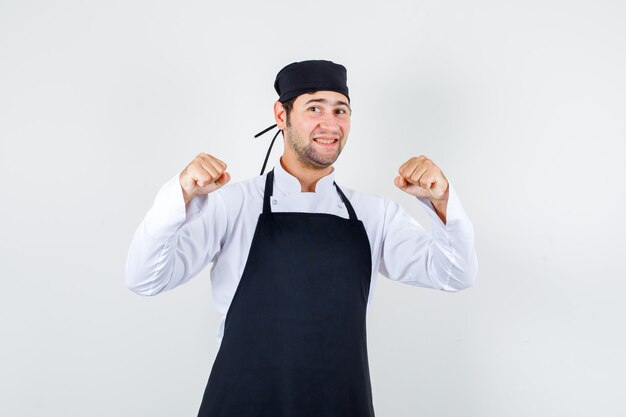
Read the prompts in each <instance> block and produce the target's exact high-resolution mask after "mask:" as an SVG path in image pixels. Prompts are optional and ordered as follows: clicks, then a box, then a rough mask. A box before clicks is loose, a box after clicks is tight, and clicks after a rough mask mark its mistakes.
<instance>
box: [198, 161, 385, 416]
mask: <svg viewBox="0 0 626 417" xmlns="http://www.w3.org/2000/svg"><path fill="white" fill-rule="evenodd" d="M273 180H274V171H270V172H268V174H267V176H266V181H265V192H264V196H263V213H262V214H260V215H259V220H258V223H257V226H256V230H255V233H254V238H253V239H252V245H251V248H250V253H249V255H248V260H247V262H246V266H245V268H244V272H243V275H242V277H241V281H240V282H239V285H238V287H237V290H236V292H235V295H234V298H233V300H232V303H231V305H230V307H229V309H228V312H227V314H226V320H225V324H224V335H223V338H222V342H221V345H220V348H219V351H218V353H217V357H216V358H215V362H214V364H213V368H212V370H211V375H210V377H209V381H208V384H207V386H206V390H205V392H204V397H203V399H202V405H201V406H200V411H199V413H198V416H199V417H374V408H373V404H372V392H371V385H370V376H369V365H368V359H367V340H366V331H365V330H366V308H367V299H368V295H369V288H370V279H371V275H372V265H371V262H372V258H371V250H370V244H369V239H368V237H367V234H366V232H365V227H364V226H363V223H362V222H361V221H360V220H358V219H357V217H356V213H355V212H354V209H353V208H352V205H351V204H350V202H349V201H348V199H347V198H346V196H345V195H344V194H343V192H342V191H341V189H340V188H339V187H338V186H337V184H334V185H335V187H336V189H337V192H338V193H339V195H340V197H341V199H342V200H343V202H344V204H345V206H346V209H347V210H348V213H349V215H350V218H349V219H344V218H342V217H340V216H335V215H332V214H326V213H295V212H287V213H272V212H271V209H270V197H271V196H272V192H273V182H274V181H273Z"/></svg>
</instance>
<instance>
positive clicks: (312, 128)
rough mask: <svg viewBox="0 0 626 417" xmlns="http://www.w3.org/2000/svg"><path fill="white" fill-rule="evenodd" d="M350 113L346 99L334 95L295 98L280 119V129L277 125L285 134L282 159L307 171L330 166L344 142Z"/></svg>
mask: <svg viewBox="0 0 626 417" xmlns="http://www.w3.org/2000/svg"><path fill="white" fill-rule="evenodd" d="M277 104H280V103H277ZM278 108H279V109H280V108H282V106H280V105H279V106H278ZM350 112H351V111H350V104H349V102H348V99H347V98H346V96H344V95H343V94H340V93H337V92H334V91H316V92H314V93H311V94H302V95H300V96H298V97H297V98H296V100H295V101H294V102H293V107H292V109H291V111H290V113H289V117H286V115H283V116H284V117H283V118H281V119H280V120H282V121H283V124H284V126H281V123H278V124H279V126H278V127H279V128H280V129H282V130H283V132H284V134H285V156H286V157H287V158H290V157H294V156H295V157H296V158H297V160H298V161H299V162H300V163H301V164H302V165H303V166H305V167H307V168H314V169H324V168H327V167H329V166H330V165H332V164H333V163H334V162H335V161H336V160H337V158H338V157H339V154H340V153H341V151H342V149H343V147H344V146H345V143H346V140H347V138H348V133H349V132H350ZM277 120H278V119H277Z"/></svg>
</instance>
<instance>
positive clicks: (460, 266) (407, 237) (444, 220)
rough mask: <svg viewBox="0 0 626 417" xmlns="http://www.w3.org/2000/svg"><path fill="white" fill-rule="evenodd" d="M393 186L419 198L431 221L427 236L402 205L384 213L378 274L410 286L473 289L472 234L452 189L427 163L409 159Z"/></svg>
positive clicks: (387, 209)
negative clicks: (430, 228) (471, 287)
mask: <svg viewBox="0 0 626 417" xmlns="http://www.w3.org/2000/svg"><path fill="white" fill-rule="evenodd" d="M395 184H396V186H398V187H399V188H400V189H402V190H403V191H405V192H407V193H409V194H411V195H413V196H415V197H416V198H417V200H418V201H420V202H421V204H423V205H424V207H425V209H426V212H427V213H428V214H429V216H430V217H431V220H432V232H431V233H429V232H427V231H426V230H425V229H424V228H423V227H422V226H421V225H419V224H418V223H417V221H416V220H415V219H413V218H412V217H411V216H409V215H408V213H406V212H405V211H404V210H403V209H402V208H401V207H400V206H399V205H398V204H396V203H394V202H392V201H389V202H388V203H387V207H386V210H385V229H384V233H383V239H384V240H383V247H382V253H381V256H382V259H381V264H380V272H381V273H382V274H383V275H385V276H386V277H388V278H390V279H393V280H397V281H400V282H404V283H407V284H411V285H417V286H423V287H429V288H437V289H441V290H444V291H458V290H462V289H464V288H468V287H470V286H472V285H473V284H474V281H475V279H476V274H477V268H478V262H477V259H476V252H475V248H474V230H473V227H472V223H471V222H470V220H469V218H468V216H467V214H466V213H465V210H464V209H463V206H462V205H461V202H460V201H459V198H458V196H457V194H456V192H455V190H454V188H453V187H452V186H451V185H450V184H449V183H448V180H447V179H446V177H445V176H444V175H443V173H442V172H441V170H440V169H439V168H438V167H437V166H436V165H435V164H434V163H433V162H432V161H430V160H429V159H428V158H426V157H423V156H421V157H417V158H411V159H409V160H408V161H407V162H406V163H405V164H403V165H402V166H401V167H400V169H399V176H398V177H396V179H395Z"/></svg>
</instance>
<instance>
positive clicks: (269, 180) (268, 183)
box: [263, 169, 358, 220]
mask: <svg viewBox="0 0 626 417" xmlns="http://www.w3.org/2000/svg"><path fill="white" fill-rule="evenodd" d="M333 185H334V186H335V188H336V189H337V192H338V193H339V197H341V200H343V203H344V204H345V205H346V209H347V210H348V215H349V216H350V220H358V219H357V217H356V212H355V211H354V208H353V207H352V204H350V200H348V198H347V197H346V195H345V194H344V193H343V191H341V188H339V186H338V185H337V183H336V182H334V181H333ZM273 194H274V170H273V169H272V170H271V171H269V172H268V173H267V175H266V176H265V191H264V193H263V214H268V213H271V212H272V208H271V206H270V197H271V196H272V195H273Z"/></svg>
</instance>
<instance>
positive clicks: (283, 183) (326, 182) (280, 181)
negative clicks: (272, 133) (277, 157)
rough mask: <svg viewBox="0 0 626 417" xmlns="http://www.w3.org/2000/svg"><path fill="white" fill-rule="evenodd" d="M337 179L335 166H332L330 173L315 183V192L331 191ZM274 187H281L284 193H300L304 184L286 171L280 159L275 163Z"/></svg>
mask: <svg viewBox="0 0 626 417" xmlns="http://www.w3.org/2000/svg"><path fill="white" fill-rule="evenodd" d="M334 181H335V167H333V168H332V171H331V172H330V174H328V175H326V176H325V177H322V178H320V179H319V181H317V184H315V192H316V193H318V194H319V193H327V192H329V191H333V189H334V185H333V182H334ZM274 187H275V188H277V189H279V190H280V191H281V193H283V194H286V195H287V194H296V193H300V192H301V190H302V186H301V185H300V181H299V180H298V179H297V178H296V177H294V176H293V175H291V174H290V173H288V172H287V171H285V168H283V166H282V164H281V163H280V161H278V162H277V163H276V164H275V165H274Z"/></svg>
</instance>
